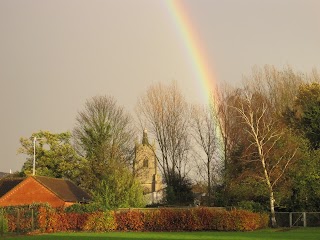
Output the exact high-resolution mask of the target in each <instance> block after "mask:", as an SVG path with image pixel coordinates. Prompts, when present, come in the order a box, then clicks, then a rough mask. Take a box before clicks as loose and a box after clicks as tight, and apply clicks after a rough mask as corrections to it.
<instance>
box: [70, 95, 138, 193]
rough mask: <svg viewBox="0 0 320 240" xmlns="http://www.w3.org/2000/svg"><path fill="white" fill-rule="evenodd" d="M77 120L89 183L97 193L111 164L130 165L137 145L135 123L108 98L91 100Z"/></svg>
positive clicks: (78, 141) (75, 132)
mask: <svg viewBox="0 0 320 240" xmlns="http://www.w3.org/2000/svg"><path fill="white" fill-rule="evenodd" d="M76 121H77V125H76V127H75V128H74V130H73V135H74V139H75V145H76V149H77V150H78V152H79V153H80V154H81V155H82V156H83V157H85V158H86V159H87V160H88V165H87V168H86V175H87V180H86V183H85V184H86V185H87V188H88V189H91V190H93V189H95V187H96V185H97V184H98V183H99V181H100V180H102V179H104V178H105V174H106V172H107V168H108V166H109V163H110V162H111V161H115V162H118V163H122V164H123V165H125V166H129V164H130V161H131V160H132V156H133V142H134V141H133V138H134V133H133V130H132V125H131V124H132V121H131V118H130V116H129V115H128V114H127V113H125V111H124V109H123V108H122V107H119V106H117V104H116V101H115V100H114V99H113V98H112V97H107V96H95V97H93V98H91V99H89V100H88V101H87V102H86V103H85V107H84V110H82V111H80V112H79V113H78V116H77V119H76ZM97 180H98V181H97Z"/></svg>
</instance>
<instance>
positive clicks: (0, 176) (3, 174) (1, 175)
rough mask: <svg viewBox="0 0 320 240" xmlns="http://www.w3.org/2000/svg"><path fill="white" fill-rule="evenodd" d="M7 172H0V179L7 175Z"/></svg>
mask: <svg viewBox="0 0 320 240" xmlns="http://www.w3.org/2000/svg"><path fill="white" fill-rule="evenodd" d="M8 174H9V173H5V172H0V179H1V178H3V177H5V176H7V175H8Z"/></svg>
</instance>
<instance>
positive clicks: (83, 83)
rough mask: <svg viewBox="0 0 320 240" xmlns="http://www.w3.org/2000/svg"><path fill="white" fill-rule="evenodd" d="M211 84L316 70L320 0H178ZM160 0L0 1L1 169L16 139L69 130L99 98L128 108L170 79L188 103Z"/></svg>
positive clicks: (11, 165)
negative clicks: (275, 70)
mask: <svg viewBox="0 0 320 240" xmlns="http://www.w3.org/2000/svg"><path fill="white" fill-rule="evenodd" d="M183 3H184V5H185V8H186V9H187V10H188V12H189V16H190V18H191V21H192V22H193V24H194V27H196V29H197V32H198V34H199V37H200V38H201V41H202V42H203V44H204V46H202V47H204V48H205V50H206V52H207V56H208V60H209V62H210V64H211V65H212V68H214V69H215V73H216V78H217V80H218V81H219V82H223V81H226V82H229V83H237V82H239V81H240V80H241V77H242V75H243V74H244V75H245V74H249V73H250V71H251V68H252V67H253V66H254V65H258V66H263V65H264V64H272V65H275V66H278V67H279V68H282V67H283V66H285V65H287V64H289V65H291V66H292V67H293V68H294V69H296V70H299V71H303V72H309V71H311V69H312V68H314V67H315V68H317V69H319V70H320V45H319V44H320V31H319V30H320V15H319V10H320V1H318V0H301V1H297V0H273V1H272V0H260V1H257V0H241V1H240V0H233V1H220V0H219V1H215V0H188V1H187V0H185V1H183ZM166 6H167V4H166V1H161V0H158V1H150V0H86V1H85V0H82V1H81V0H54V1H53V0H52V1H49V0H0V106H1V122H0V123H1V124H0V132H1V138H0V151H1V159H0V171H5V172H8V171H9V169H12V170H13V171H15V170H20V168H21V166H22V164H23V162H24V159H23V158H22V156H20V157H19V156H17V155H16V151H17V149H18V147H19V138H20V137H21V136H24V137H29V136H30V135H31V134H32V133H33V132H36V131H39V130H49V131H52V132H63V131H67V130H72V128H73V126H74V124H75V117H76V114H77V111H79V110H80V109H82V107H83V104H84V102H85V100H86V99H88V98H91V97H93V96H95V95H98V94H106V95H112V96H114V97H115V98H116V99H117V101H118V103H119V104H120V105H123V106H124V107H125V108H126V109H127V110H128V111H132V110H133V108H134V106H135V104H136V101H137V98H138V97H139V96H140V95H141V94H143V93H144V92H145V90H146V88H147V87H148V86H150V85H151V84H152V83H156V82H159V81H161V82H167V83H169V82H171V81H172V80H176V81H177V82H178V84H179V85H180V87H181V88H182V90H183V91H184V94H185V95H187V96H188V99H189V100H190V101H199V99H203V98H202V97H201V96H199V95H201V92H200V91H201V86H200V85H201V83H200V80H199V79H194V76H193V74H192V69H190V66H189V65H188V62H189V61H188V59H187V58H188V55H187V54H186V48H185V46H184V45H183V44H184V42H183V41H182V40H181V38H179V36H178V33H177V32H176V29H175V27H174V23H173V18H172V16H170V14H169V12H168V10H167V8H166Z"/></svg>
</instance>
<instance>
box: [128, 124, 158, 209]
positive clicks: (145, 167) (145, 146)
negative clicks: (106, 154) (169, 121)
mask: <svg viewBox="0 0 320 240" xmlns="http://www.w3.org/2000/svg"><path fill="white" fill-rule="evenodd" d="M155 150H156V149H155V144H154V143H153V144H150V143H149V140H148V133H147V130H144V132H143V138H142V142H141V143H138V142H136V146H135V161H134V165H133V169H134V172H135V174H136V176H137V177H138V179H139V180H140V183H141V185H142V186H143V192H144V194H145V195H146V197H147V198H148V202H149V203H157V202H159V201H160V200H161V196H162V193H161V190H162V179H161V177H160V175H159V174H158V165H157V159H156V156H155Z"/></svg>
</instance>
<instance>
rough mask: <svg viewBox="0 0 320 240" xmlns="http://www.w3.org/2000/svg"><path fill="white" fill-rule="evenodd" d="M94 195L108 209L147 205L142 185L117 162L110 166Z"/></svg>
mask: <svg viewBox="0 0 320 240" xmlns="http://www.w3.org/2000/svg"><path fill="white" fill-rule="evenodd" d="M93 195H94V199H95V201H96V202H97V203H99V204H101V205H102V206H104V207H106V208H108V209H115V208H128V207H144V206H145V205H146V202H145V199H144V196H143V189H142V187H141V185H140V183H139V182H138V181H137V180H136V179H135V178H134V176H133V174H132V172H131V171H130V170H129V169H128V168H127V167H125V166H123V165H122V164H119V163H117V162H112V163H110V164H109V167H108V168H107V171H106V172H105V176H104V178H103V180H101V181H100V182H99V184H98V185H97V188H96V189H95V191H94V194H93Z"/></svg>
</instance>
